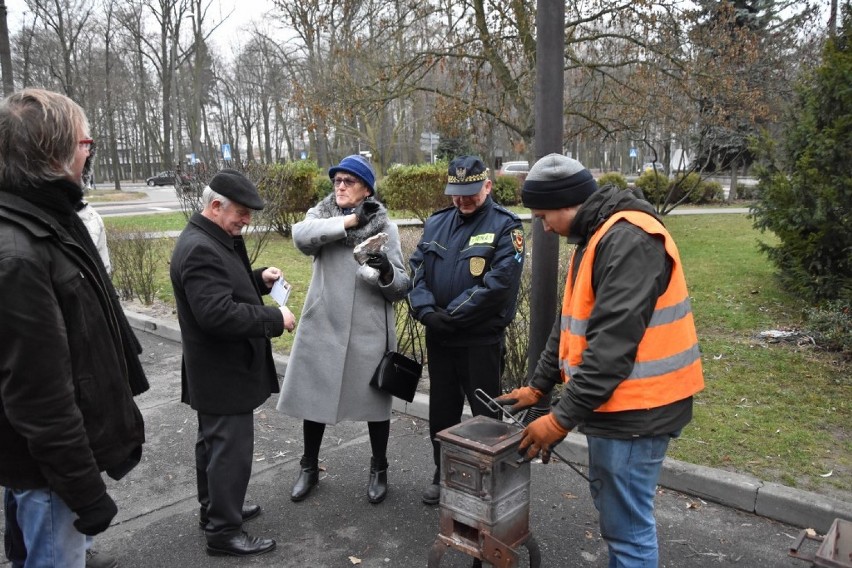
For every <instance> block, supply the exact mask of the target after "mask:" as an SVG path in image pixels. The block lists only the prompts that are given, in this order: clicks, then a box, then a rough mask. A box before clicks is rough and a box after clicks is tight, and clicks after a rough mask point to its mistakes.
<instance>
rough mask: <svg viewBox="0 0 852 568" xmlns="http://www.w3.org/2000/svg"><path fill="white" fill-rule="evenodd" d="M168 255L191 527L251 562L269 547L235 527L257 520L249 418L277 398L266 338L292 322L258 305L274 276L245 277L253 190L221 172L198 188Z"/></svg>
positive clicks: (215, 551) (266, 271)
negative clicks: (191, 413) (192, 430)
mask: <svg viewBox="0 0 852 568" xmlns="http://www.w3.org/2000/svg"><path fill="white" fill-rule="evenodd" d="M202 203H203V206H204V209H203V211H201V212H200V213H195V214H194V215H193V216H192V217H191V218H190V220H189V223H187V226H186V228H185V229H184V230H183V232H182V233H181V235H180V238H179V239H178V241H177V244H176V245H175V249H174V252H173V254H172V260H171V267H170V276H171V280H172V286H173V287H174V294H175V300H176V302H177V313H178V321H179V323H180V328H181V336H182V342H183V364H182V372H181V400H182V402H185V403H187V404H189V405H190V406H191V407H192V408H193V409H194V410H195V411H196V412H197V413H198V441H197V442H196V444H195V468H196V475H197V485H198V501H199V503H200V504H201V510H200V512H199V525H200V526H201V528H203V529H204V532H205V535H206V537H207V553H208V554H211V555H231V556H253V555H257V554H262V553H264V552H269V551H270V550H272V549H273V548H275V541H274V540H272V539H267V538H258V537H253V536H250V535H248V534H247V533H246V532H245V531H243V530H242V524H243V521H247V520H249V519H252V518H254V517H256V516H257V515H259V514H260V506H259V505H247V504H245V503H244V500H245V496H246V489H247V487H248V482H249V477H250V476H251V464H252V451H253V445H254V414H253V411H254V409H256V408H257V407H258V406H260V405H261V404H263V402H264V401H265V400H266V399H267V398H269V395H270V394H271V393H273V392H278V377H277V375H276V372H275V363H274V362H273V360H272V345H271V343H270V338H271V337H277V336H279V335H281V334H282V333H284V330H285V329H286V330H287V331H292V330H293V328H294V327H295V325H296V320H295V318H294V317H293V314H292V313H291V312H290V310H288V309H287V308H286V307H281V308H276V307H272V306H265V305H264V304H263V300H262V299H261V296H263V295H264V294H268V293H269V291H270V289H271V288H272V285H273V284H274V283H275V281H276V280H278V279H279V278H280V277H281V276H282V273H281V270H279V269H278V268H275V267H273V266H270V267H264V268H257V269H254V270H252V268H251V266H250V264H249V259H248V255H247V253H246V246H245V243H244V242H243V237H242V230H243V228H244V227H246V226H247V225H248V224H249V223H250V222H251V216H252V211H255V210H260V209H263V205H264V204H263V201H262V200H261V198H260V196H259V195H258V193H257V188H256V187H255V186H254V184H253V183H252V182H251V181H250V180H249V179H248V178H246V177H245V176H244V175H243V174H242V173H240V172H238V171H236V170H231V169H224V170H222V171H220V172H219V173H217V174H216V175H215V176H214V177H213V179H212V180H211V181H210V185H209V186H208V187H206V188H204V193H203V194H202Z"/></svg>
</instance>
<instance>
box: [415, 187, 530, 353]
mask: <svg viewBox="0 0 852 568" xmlns="http://www.w3.org/2000/svg"><path fill="white" fill-rule="evenodd" d="M524 252H525V251H524V233H523V227H522V224H521V220H520V218H519V217H518V216H517V215H515V214H514V213H512V212H511V211H508V210H506V209H504V208H503V207H501V206H500V205H497V204H496V203H494V201H493V200H492V199H491V197H490V196H489V197H488V198H487V199H486V201H485V203H483V205H482V207H480V208H479V209H478V210H477V211H475V212H474V213H472V214H470V215H467V216H464V215H461V214H460V213H459V212H458V210H457V209H456V208H455V207H448V208H446V209H442V210H440V211H437V212H435V213H434V214H433V215H432V216H431V217H429V218H428V219H426V223H425V225H424V227H423V238H422V240H421V241H420V243H419V244H418V245H417V249H416V250H415V251H414V254H413V255H412V256H411V259H410V261H409V264H410V266H411V272H412V275H413V289H412V291H411V293H410V296H409V298H410V300H411V306H412V308H413V310H414V313H415V315H416V317H417V319H418V320H422V318H423V316H425V315H426V314H429V313H431V312H434V311H436V309H438V308H443V309H445V310H447V312H448V313H449V314H450V315H451V316H452V317H453V323H455V324H456V327H457V331H456V332H455V333H453V334H452V335H449V336H445V337H442V338H441V340H442V342H443V343H444V344H445V345H454V346H461V345H487V344H489V343H495V342H498V341H501V340H502V338H503V332H504V330H505V328H506V326H507V325H509V323H510V322H511V321H512V318H514V316H515V309H516V306H517V296H518V287H519V286H520V281H521V271H522V270H523V262H524Z"/></svg>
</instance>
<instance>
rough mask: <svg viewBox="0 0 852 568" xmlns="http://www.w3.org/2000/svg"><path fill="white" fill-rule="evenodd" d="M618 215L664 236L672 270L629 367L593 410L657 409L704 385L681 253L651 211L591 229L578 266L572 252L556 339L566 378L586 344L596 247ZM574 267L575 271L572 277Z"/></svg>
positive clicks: (627, 213)
mask: <svg viewBox="0 0 852 568" xmlns="http://www.w3.org/2000/svg"><path fill="white" fill-rule="evenodd" d="M620 220H625V221H627V222H629V223H631V224H633V225H636V226H637V227H639V228H640V229H642V230H643V231H645V232H646V233H648V234H650V235H655V236H660V237H662V238H663V239H664V242H665V248H666V253H667V254H668V255H669V257H671V259H672V275H671V279H670V280H669V286H668V288H666V290H665V291H664V292H663V294H662V295H660V297H659V298H658V299H657V303H656V305H655V306H654V313H653V314H652V315H651V320H650V322H649V324H648V327H647V329H646V330H645V334H644V336H643V337H642V340H641V341H640V342H639V346H638V350H637V352H636V361H635V364H634V366H633V370H632V372H631V373H630V375H629V376H628V377H627V378H626V379H625V380H624V381H622V382H621V384H619V386H618V387H617V388H616V389H615V391H614V392H613V394H612V396H611V397H610V399H609V400H608V401H607V402H606V403H604V404H603V405H601V406H600V407H599V408H597V409H596V412H620V411H623V410H640V409H648V408H656V407H658V406H664V405H666V404H670V403H672V402H675V401H678V400H682V399H684V398H687V397H689V396H692V395H693V394H695V393H696V392H698V391H700V390H701V389H702V388H704V375H703V372H702V369H701V353H700V351H699V349H698V335H697V334H696V332H695V322H694V320H693V317H692V306H691V303H690V301H689V296H688V295H687V289H686V279H685V278H684V275H683V267H682V265H681V262H680V255H679V254H678V250H677V247H676V246H675V244H674V241H673V240H672V238H671V235H669V233H668V231H666V229H665V227H663V225H662V224H661V223H660V222H659V221H657V220H656V219H655V218H654V217H652V216H651V215H648V214H645V213H641V212H638V211H622V212H620V213H616V214H615V215H613V216H612V217H610V218H609V219H608V220H607V221H606V222H605V223H604V224H603V225H602V226H601V227H600V228H599V229H598V230H597V231H595V233H594V235H592V238H591V239H590V240H589V244H588V246H587V247H586V253H585V255H584V256H583V259H582V261H581V262H580V266H575V259H576V254H577V253H576V252H575V253H574V255H573V256H572V258H571V263H570V265H569V268H568V279H567V281H566V283H565V296H564V299H563V303H562V319H561V328H562V334H561V338H560V342H559V368H560V371H561V372H562V378H563V380H564V381H565V382H568V381H569V380H571V376H572V375H573V374H575V373H576V372H577V371H578V370H579V369H580V368H581V366H582V363H583V351H584V350H585V349H586V348H587V347H588V344H587V342H586V328H587V326H588V322H589V317H590V316H591V313H592V310H593V309H594V306H595V294H594V290H593V287H592V272H593V270H592V269H593V267H594V259H595V252H596V249H597V246H598V243H600V240H601V238H602V237H603V236H604V234H606V232H607V231H608V230H609V229H610V228H611V227H612V226H613V225H614V224H615V223H617V222H618V221H620ZM574 270H577V277H576V279H575V278H574Z"/></svg>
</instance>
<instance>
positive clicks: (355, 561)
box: [349, 556, 361, 564]
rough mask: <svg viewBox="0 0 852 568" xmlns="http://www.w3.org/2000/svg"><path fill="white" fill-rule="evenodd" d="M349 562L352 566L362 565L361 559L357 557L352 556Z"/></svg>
mask: <svg viewBox="0 0 852 568" xmlns="http://www.w3.org/2000/svg"><path fill="white" fill-rule="evenodd" d="M349 562H351V563H352V564H361V559H360V558H358V557H357V556H350V557H349Z"/></svg>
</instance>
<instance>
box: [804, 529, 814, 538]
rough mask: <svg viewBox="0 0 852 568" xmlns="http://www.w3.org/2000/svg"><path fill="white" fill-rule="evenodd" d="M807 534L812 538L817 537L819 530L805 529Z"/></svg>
mask: <svg viewBox="0 0 852 568" xmlns="http://www.w3.org/2000/svg"><path fill="white" fill-rule="evenodd" d="M805 534H806V535H808V536H809V537H811V538H816V535H817V532H816V531H815V530H814V529H805Z"/></svg>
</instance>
